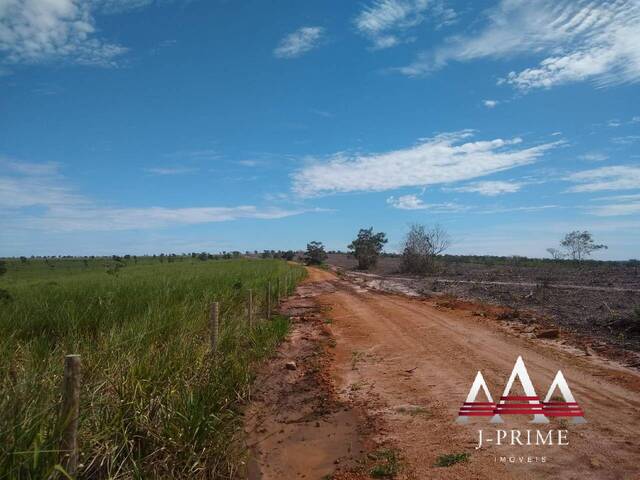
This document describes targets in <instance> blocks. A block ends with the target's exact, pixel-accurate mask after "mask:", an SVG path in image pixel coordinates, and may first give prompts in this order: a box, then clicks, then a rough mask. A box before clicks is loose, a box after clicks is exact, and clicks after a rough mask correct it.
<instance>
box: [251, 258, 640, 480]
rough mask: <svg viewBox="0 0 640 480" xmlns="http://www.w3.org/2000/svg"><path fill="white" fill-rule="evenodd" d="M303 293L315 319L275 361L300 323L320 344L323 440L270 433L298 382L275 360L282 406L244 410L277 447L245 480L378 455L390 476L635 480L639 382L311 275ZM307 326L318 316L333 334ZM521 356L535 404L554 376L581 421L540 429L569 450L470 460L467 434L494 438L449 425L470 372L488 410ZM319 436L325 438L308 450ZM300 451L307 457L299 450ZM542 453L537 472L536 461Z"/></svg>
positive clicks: (299, 411)
mask: <svg viewBox="0 0 640 480" xmlns="http://www.w3.org/2000/svg"><path fill="white" fill-rule="evenodd" d="M303 288H304V289H306V290H305V292H306V293H304V295H305V298H306V300H307V301H308V302H309V306H311V304H313V305H315V306H316V308H317V310H316V313H315V315H316V318H315V319H313V318H312V319H310V320H309V319H306V318H304V317H301V321H300V322H298V323H297V324H296V325H297V326H296V328H294V334H293V338H294V340H292V342H290V343H289V344H288V346H285V350H284V353H283V355H284V358H298V357H299V354H298V353H296V348H298V347H295V345H298V344H299V342H298V341H296V340H295V338H296V336H297V335H299V333H296V332H301V331H302V332H304V331H305V330H304V328H311V327H309V325H316V326H315V327H313V328H315V329H316V330H317V329H321V331H320V330H318V331H319V332H320V333H316V334H314V335H316V336H318V338H320V337H323V336H324V338H326V339H328V340H326V341H324V343H318V341H316V340H314V338H315V337H314V336H313V335H310V334H307V337H308V338H309V339H310V342H311V343H310V344H311V345H315V347H314V348H316V350H315V351H316V352H317V353H318V357H320V358H323V360H322V361H321V362H320V363H319V364H318V368H319V372H325V373H324V374H319V375H321V376H322V379H323V380H322V381H315V382H312V388H311V390H310V392H311V393H309V395H310V396H311V397H312V398H317V397H318V395H321V394H324V395H325V397H324V398H325V399H327V400H326V401H323V402H320V403H322V404H326V405H329V406H330V408H328V410H329V412H328V413H327V414H326V417H327V419H328V420H327V424H326V430H322V431H321V432H320V431H318V434H317V435H314V434H313V433H311V432H310V431H313V429H314V428H315V429H316V430H317V429H318V428H319V427H311V426H307V427H305V428H306V430H305V431H304V433H303V436H304V438H305V442H302V441H300V440H299V438H300V437H299V431H297V430H295V429H294V430H292V431H288V430H286V429H285V430H284V431H281V430H283V429H282V428H279V427H280V424H279V423H278V416H279V415H281V413H278V412H281V411H282V406H283V405H286V406H287V408H288V409H289V410H288V411H287V415H289V416H291V417H296V416H299V415H306V414H307V409H308V407H307V406H306V404H305V403H304V402H302V403H300V402H298V400H297V398H298V397H297V396H296V395H300V393H294V392H296V391H297V390H299V389H298V388H297V387H292V385H295V383H296V381H295V378H296V376H300V375H302V376H303V377H304V375H303V374H302V373H301V372H299V371H298V370H294V371H289V373H283V371H284V370H283V366H282V365H278V362H279V361H282V359H278V360H276V362H275V363H274V364H273V365H275V366H273V365H272V366H271V368H274V370H273V372H272V373H273V375H272V377H273V378H276V379H277V378H279V379H280V380H278V381H279V382H281V383H282V382H284V383H285V384H286V385H287V387H286V388H284V390H282V389H280V392H281V394H282V395H281V396H280V397H278V395H279V394H272V395H271V396H270V397H269V396H267V397H265V398H264V399H263V401H262V403H259V404H256V405H254V406H252V409H253V410H251V411H253V412H259V414H260V416H261V417H262V420H261V421H262V422H263V423H264V422H266V424H268V425H269V427H268V428H267V430H266V431H265V432H264V433H265V436H266V435H268V434H269V432H270V431H272V430H273V431H277V432H279V433H280V437H279V440H280V442H281V443H279V444H278V443H276V445H275V446H274V445H273V443H271V444H265V443H264V442H263V443H262V444H261V445H262V447H263V448H262V449H261V450H260V452H259V453H258V454H257V457H256V458H255V459H254V469H253V471H254V472H256V471H257V472H260V473H259V474H255V473H254V476H253V477H252V478H302V475H306V477H305V478H323V475H328V474H330V473H331V470H332V466H331V464H332V463H333V467H336V466H339V467H340V468H339V470H340V471H339V473H338V474H337V475H336V477H334V478H369V477H368V473H369V471H368V469H369V464H367V460H366V459H367V458H369V459H370V458H372V456H371V453H370V452H373V451H375V450H376V449H379V448H381V447H384V448H385V449H387V450H393V451H395V452H397V453H398V456H399V458H400V462H399V463H400V468H399V473H398V474H397V475H396V477H397V478H407V479H414V478H415V479H438V478H443V479H485V478H487V479H489V478H492V479H493V478H498V479H500V478H518V479H520V478H531V479H537V478H565V479H609V478H610V479H637V478H640V464H638V458H639V457H638V452H640V441H639V440H638V432H640V376H639V375H638V374H637V373H635V372H633V371H632V370H629V369H626V368H622V367H618V366H616V365H614V364H613V363H608V362H606V361H605V360H603V359H601V358H598V357H596V356H593V355H591V356H584V355H582V354H576V353H574V352H571V351H567V350H566V349H563V348H562V346H561V345H559V344H558V343H557V342H554V341H544V340H539V339H528V338H523V337H518V336H515V335H513V334H511V333H510V332H508V331H506V330H505V329H504V328H502V327H501V326H500V325H498V324H497V323H496V322H495V320H492V319H490V318H485V317H479V316H476V315H473V313H472V312H471V311H468V310H458V309H455V308H452V309H449V308H443V307H442V306H441V305H438V304H437V303H436V301H432V300H423V299H419V298H408V297H406V296H402V295H392V294H385V293H382V292H376V291H371V290H369V289H366V288H362V287H360V286H357V285H354V284H352V283H350V282H347V281H345V280H342V279H338V278H337V277H335V276H334V275H333V274H332V273H329V272H326V271H322V270H318V269H310V278H309V281H308V282H307V283H306V284H305V285H304V286H303ZM319 318H320V319H322V320H324V319H330V322H331V323H330V324H327V323H324V322H323V321H322V320H319ZM320 325H322V326H320ZM301 329H302V330H301ZM322 332H324V333H322ZM291 345H294V346H291ZM319 345H320V346H319ZM318 348H320V350H318ZM298 350H300V348H298ZM302 350H304V348H302ZM322 351H324V352H325V353H324V354H322V353H321V352H322ZM519 355H521V356H522V357H523V358H524V361H525V363H526V366H527V368H528V371H529V375H530V376H531V379H532V380H533V383H534V385H535V387H536V389H537V393H538V395H541V396H543V395H544V394H545V393H546V390H547V388H548V387H549V385H550V384H551V381H552V379H553V377H554V376H555V373H556V371H557V370H558V369H561V370H562V371H563V373H564V375H565V377H566V378H567V381H568V383H569V386H570V387H571V389H572V391H573V394H574V396H575V397H576V401H577V402H579V403H580V405H581V407H582V408H583V410H584V411H585V418H586V419H587V422H588V423H587V424H584V425H573V424H571V423H568V422H566V421H565V420H553V421H552V423H551V424H549V425H547V426H542V427H539V428H540V430H545V431H546V430H549V429H559V428H563V429H567V430H568V431H569V432H568V440H569V445H567V446H553V447H542V446H538V447H536V446H528V447H527V446H513V447H511V446H503V447H497V446H490V447H486V448H482V449H480V450H476V449H475V446H476V444H477V430H478V429H483V431H485V433H490V432H494V431H495V428H496V427H495V426H494V425H490V424H489V423H487V421H486V419H482V418H481V419H478V420H474V421H472V422H470V423H469V424H468V425H459V424H456V423H454V422H455V419H456V417H457V412H458V409H459V408H460V406H461V404H462V402H463V401H464V399H465V397H466V395H467V392H468V390H469V388H470V386H471V383H472V381H473V378H474V376H475V374H476V372H477V371H478V370H481V371H482V373H483V375H484V378H485V380H486V381H487V383H488V385H489V389H490V390H491V393H492V395H493V397H494V400H495V399H496V398H499V396H500V395H501V394H502V389H503V388H504V385H505V383H506V380H507V378H508V376H509V374H510V372H511V369H512V368H513V364H514V362H515V360H516V358H517V357H518V356H519ZM287 356H288V357H287ZM303 357H304V355H303ZM303 362H304V360H303ZM306 363H309V362H306ZM309 365H312V362H311V363H309ZM288 376H291V377H292V378H288ZM271 381H272V382H276V381H275V380H273V379H272V380H271ZM276 383H277V382H276ZM265 385H270V384H269V382H266V383H265ZM270 388H271V387H270ZM276 390H278V389H277V388H276ZM512 393H516V394H517V392H512ZM329 399H330V401H329ZM283 402H284V403H283ZM311 403H313V402H311ZM316 403H317V402H316ZM311 411H314V410H313V408H312V409H311ZM338 412H340V415H345V418H342V417H340V416H339V415H338ZM256 418H257V414H256ZM505 420H506V423H505V424H502V425H501V426H500V427H499V428H504V429H514V428H520V429H523V430H525V429H527V428H530V429H535V428H536V427H537V426H536V425H531V424H529V423H527V422H528V421H529V420H530V418H529V417H521V416H510V417H505ZM305 425H315V424H314V423H313V424H312V423H309V424H305ZM254 430H257V429H256V428H255V425H254ZM331 434H333V435H334V437H333V438H334V439H335V441H328V442H327V441H325V442H323V441H320V439H321V438H325V437H328V436H329V435H331ZM307 435H310V436H309V437H308V436H307ZM268 438H269V439H274V438H276V435H275V434H274V435H273V436H270V437H268ZM307 439H313V440H312V441H311V442H310V441H307ZM276 442H277V441H276ZM303 443H308V444H312V446H311V448H308V447H304V446H303ZM278 445H285V446H286V447H280V448H278ZM283 448H284V450H285V451H284V452H283V451H282V450H283ZM367 452H369V455H368V456H366V455H365V456H364V458H365V460H364V461H363V460H362V458H363V454H366V453H367ZM457 453H467V454H469V457H468V460H466V461H463V462H460V463H457V464H455V465H452V466H449V467H437V466H435V464H436V462H437V459H438V457H440V456H441V455H446V454H457ZM359 456H360V458H359ZM501 456H514V457H516V463H514V464H510V463H509V464H506V465H505V464H502V463H500V462H499V458H500V457H501ZM528 456H531V457H533V458H534V459H535V458H537V459H538V460H539V461H537V462H536V461H535V460H534V462H533V463H525V464H519V463H518V460H519V457H522V458H525V461H526V457H528ZM542 456H544V457H545V458H546V462H545V463H542V462H541V461H540V459H541V457H542ZM332 459H333V462H332ZM358 460H360V463H358ZM336 461H337V463H336ZM318 465H321V468H319V467H318ZM345 472H347V473H345ZM348 472H355V473H353V475H354V476H348V475H349V473H348ZM344 475H347V476H344ZM360 475H362V476H360ZM325 478H331V477H325Z"/></svg>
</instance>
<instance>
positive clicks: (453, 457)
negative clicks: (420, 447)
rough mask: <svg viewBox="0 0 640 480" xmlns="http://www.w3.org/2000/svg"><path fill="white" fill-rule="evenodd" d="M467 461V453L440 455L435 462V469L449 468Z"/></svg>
mask: <svg viewBox="0 0 640 480" xmlns="http://www.w3.org/2000/svg"><path fill="white" fill-rule="evenodd" d="M467 460H469V454H468V453H448V454H446V455H440V456H439V457H438V459H437V460H436V467H450V466H451V465H455V464H456V463H460V462H466V461H467Z"/></svg>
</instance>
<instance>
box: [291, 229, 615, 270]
mask: <svg viewBox="0 0 640 480" xmlns="http://www.w3.org/2000/svg"><path fill="white" fill-rule="evenodd" d="M387 242H388V239H387V236H386V234H385V233H384V232H374V230H373V227H370V228H361V229H360V230H359V231H358V234H357V235H356V238H354V239H353V241H352V242H351V243H350V244H349V245H348V247H347V248H348V253H349V254H350V255H352V256H353V257H354V258H355V259H356V260H357V261H358V266H357V268H358V269H359V270H370V269H372V268H374V267H375V266H376V265H377V263H378V258H379V257H380V256H381V255H382V254H383V253H384V252H383V249H384V246H385V244H386V243H387ZM450 246H451V236H450V235H449V233H448V232H447V231H446V230H445V229H444V228H443V227H441V226H440V225H435V226H426V225H421V224H413V225H410V227H409V230H408V231H407V233H406V234H405V236H404V238H403V240H402V243H401V245H400V250H401V253H400V257H401V262H400V270H401V271H402V272H404V273H410V274H417V275H424V274H427V273H432V272H434V271H435V270H436V259H437V258H438V257H439V256H441V255H443V254H444V252H445V251H446V250H447V249H448V248H449V247H450ZM607 248H608V247H607V246H606V245H604V244H597V243H595V241H594V239H593V235H592V234H591V233H590V232H588V231H586V230H585V231H579V230H575V231H572V232H569V233H567V234H566V235H565V236H564V237H563V238H562V240H561V241H560V249H556V248H548V249H547V251H548V252H549V254H550V255H551V256H552V258H553V259H554V260H564V259H569V260H575V261H582V260H585V259H587V257H589V256H591V254H592V253H593V252H596V251H598V250H602V249H607ZM327 258H328V256H327V253H326V251H325V248H324V245H323V244H322V242H318V241H313V242H310V243H308V244H307V250H306V251H305V253H304V261H305V263H306V264H307V265H321V264H323V263H324V262H325V261H326V260H327Z"/></svg>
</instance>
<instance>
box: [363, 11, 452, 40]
mask: <svg viewBox="0 0 640 480" xmlns="http://www.w3.org/2000/svg"><path fill="white" fill-rule="evenodd" d="M427 14H429V16H430V17H432V18H433V19H434V20H435V21H436V22H437V23H438V24H439V25H443V24H448V23H451V22H452V21H453V20H454V19H455V17H456V14H455V12H454V11H453V10H452V9H451V8H448V7H446V6H445V5H444V3H443V2H442V1H432V0H374V1H372V2H370V3H369V5H366V6H365V7H364V8H363V9H362V10H361V11H360V13H359V14H358V15H357V16H356V18H355V20H354V23H355V26H356V29H357V30H358V32H360V33H361V34H362V35H364V36H366V37H368V38H369V39H370V40H371V42H372V43H373V47H374V48H375V49H382V48H390V47H394V46H396V45H398V44H400V43H403V42H406V41H408V40H409V39H408V38H406V37H405V36H404V35H403V32H404V31H406V30H408V29H411V28H413V27H416V26H418V25H420V24H421V23H423V22H424V21H425V19H426V18H427Z"/></svg>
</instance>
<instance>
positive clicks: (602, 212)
mask: <svg viewBox="0 0 640 480" xmlns="http://www.w3.org/2000/svg"><path fill="white" fill-rule="evenodd" d="M592 201H594V202H614V203H605V204H603V205H598V206H595V207H589V208H587V211H588V213H590V214H591V215H596V216H598V217H617V216H624V215H634V214H640V193H632V194H627V195H610V196H606V197H598V198H593V199H592Z"/></svg>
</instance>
